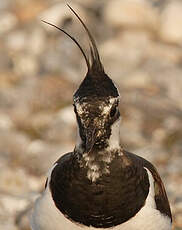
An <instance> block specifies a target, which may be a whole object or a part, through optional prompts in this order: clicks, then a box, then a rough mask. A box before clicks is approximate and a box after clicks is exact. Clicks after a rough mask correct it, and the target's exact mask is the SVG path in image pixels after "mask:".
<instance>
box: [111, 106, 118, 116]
mask: <svg viewBox="0 0 182 230" xmlns="http://www.w3.org/2000/svg"><path fill="white" fill-rule="evenodd" d="M116 113H117V106H113V107H112V108H111V111H110V117H114V116H115V114H116Z"/></svg>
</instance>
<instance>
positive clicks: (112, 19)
mask: <svg viewBox="0 0 182 230" xmlns="http://www.w3.org/2000/svg"><path fill="white" fill-rule="evenodd" d="M104 15H105V20H106V21H107V22H108V23H109V24H111V25H112V27H113V26H114V27H124V28H128V27H133V28H142V29H143V28H145V29H152V30H156V28H157V24H158V22H159V14H158V12H157V11H156V9H155V8H152V6H151V4H150V3H149V1H145V0H134V1H131V0H123V1H120V0H113V1H108V3H107V5H106V8H105V11H104Z"/></svg>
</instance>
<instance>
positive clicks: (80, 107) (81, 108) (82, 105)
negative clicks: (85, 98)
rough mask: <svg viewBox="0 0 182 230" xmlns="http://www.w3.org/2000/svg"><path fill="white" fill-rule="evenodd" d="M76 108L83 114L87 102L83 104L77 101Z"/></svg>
mask: <svg viewBox="0 0 182 230" xmlns="http://www.w3.org/2000/svg"><path fill="white" fill-rule="evenodd" d="M75 106H76V110H77V111H78V113H79V114H82V113H83V112H84V110H83V107H84V106H85V103H83V104H81V105H80V103H79V102H76V103H75Z"/></svg>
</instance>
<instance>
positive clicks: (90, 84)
mask: <svg viewBox="0 0 182 230" xmlns="http://www.w3.org/2000/svg"><path fill="white" fill-rule="evenodd" d="M68 7H69V8H70V10H71V11H72V12H73V13H74V14H75V15H76V17H77V18H78V20H79V21H80V22H81V24H82V25H83V27H84V29H85V31H86V32H87V35H88V37H89V40H90V54H89V57H87V55H86V54H85V52H84V51H83V49H82V47H81V46H80V44H79V43H78V42H77V40H76V39H75V38H73V37H72V36H71V35H70V34H68V33H67V32H66V31H64V30H63V29H61V28H59V27H57V26H55V25H53V24H51V23H47V22H46V23H47V24H49V25H52V26H54V27H56V28H57V29H59V30H61V31H62V32H63V33H65V34H66V35H67V36H69V37H70V38H71V39H72V40H73V41H74V42H75V43H76V45H77V46H78V47H79V49H80V51H81V53H82V54H83V56H84V59H85V61H86V64H87V69H88V70H87V74H86V76H85V78H84V80H83V81H82V82H81V84H80V86H79V88H78V89H77V90H76V92H75V94H74V96H73V106H74V111H75V114H76V118H77V123H78V141H77V145H76V150H77V151H81V152H83V153H90V152H91V151H92V150H93V149H96V150H98V151H100V150H103V149H106V148H108V147H110V148H112V149H114V148H119V146H120V144H119V140H120V137H119V121H120V113H119V108H118V106H119V92H118V89H117V88H116V86H115V84H114V83H113V81H112V80H111V79H110V78H109V77H108V75H107V74H106V73H105V71H104V68H103V65H102V63H101V61H100V56H99V53H98V49H97V46H96V43H95V40H94V39H93V37H92V35H91V33H90V31H89V30H88V28H87V27H86V25H85V24H84V22H83V21H82V19H81V18H80V17H79V15H78V14H77V13H76V12H75V11H74V10H73V9H72V8H71V7H70V6H69V5H68Z"/></svg>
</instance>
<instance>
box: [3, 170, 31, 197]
mask: <svg viewBox="0 0 182 230" xmlns="http://www.w3.org/2000/svg"><path fill="white" fill-rule="evenodd" d="M27 177H28V175H27V174H26V173H25V172H24V171H23V170H21V169H13V168H11V169H6V168H4V169H3V168H2V169H1V174H0V181H1V183H0V192H4V193H10V194H14V195H15V194H16V195H18V194H19V195H20V194H21V193H22V191H24V192H28V190H29V189H30V188H29V184H28V180H27Z"/></svg>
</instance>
